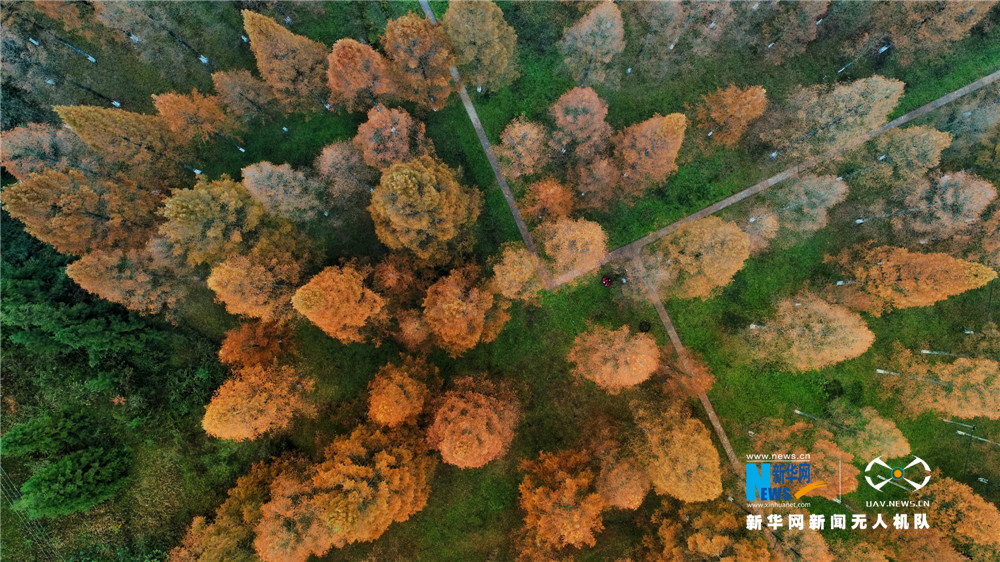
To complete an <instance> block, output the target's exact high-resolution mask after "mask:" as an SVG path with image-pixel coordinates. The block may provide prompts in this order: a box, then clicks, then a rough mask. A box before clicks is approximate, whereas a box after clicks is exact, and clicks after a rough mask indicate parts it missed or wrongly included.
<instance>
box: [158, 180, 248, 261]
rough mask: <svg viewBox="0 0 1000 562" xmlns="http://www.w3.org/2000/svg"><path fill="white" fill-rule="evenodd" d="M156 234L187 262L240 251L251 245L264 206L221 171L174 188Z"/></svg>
mask: <svg viewBox="0 0 1000 562" xmlns="http://www.w3.org/2000/svg"><path fill="white" fill-rule="evenodd" d="M163 216H164V217H166V219H167V221H166V222H165V223H163V224H162V225H160V230H159V233H160V234H161V235H162V236H163V237H164V238H165V239H166V241H167V242H169V244H170V245H171V248H172V252H173V255H174V256H176V257H179V258H184V259H185V260H186V261H187V262H188V263H189V264H191V265H199V264H202V263H213V262H217V261H220V260H223V259H225V258H226V257H227V256H230V255H233V254H242V253H243V252H245V251H247V250H248V249H249V247H250V245H251V244H253V240H254V237H255V235H256V232H257V229H258V227H259V226H260V225H261V221H262V220H263V218H264V209H263V207H261V205H260V204H259V203H257V202H256V201H254V199H253V197H251V196H250V193H248V192H247V190H246V188H244V187H243V185H242V184H240V183H239V182H235V181H232V180H231V179H230V178H229V176H227V175H225V174H223V175H222V177H221V178H219V179H218V180H215V181H208V180H201V181H199V182H198V183H197V184H196V185H195V186H194V187H193V188H191V189H178V190H174V192H173V194H172V195H171V197H170V198H169V199H167V200H166V202H165V203H164V207H163Z"/></svg>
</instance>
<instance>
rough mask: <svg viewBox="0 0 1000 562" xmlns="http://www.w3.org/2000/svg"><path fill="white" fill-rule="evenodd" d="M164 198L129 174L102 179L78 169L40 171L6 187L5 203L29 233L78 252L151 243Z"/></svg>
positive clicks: (61, 247) (67, 249)
mask: <svg viewBox="0 0 1000 562" xmlns="http://www.w3.org/2000/svg"><path fill="white" fill-rule="evenodd" d="M162 198H163V196H162V195H160V194H159V193H156V192H154V191H150V190H148V189H145V188H144V187H141V186H139V185H137V184H136V183H135V182H133V181H131V180H130V179H128V178H127V177H124V176H120V177H118V178H115V179H99V178H94V177H91V176H87V175H86V174H84V173H83V172H79V171H76V170H72V169H68V170H66V172H65V173H64V172H56V171H44V172H40V173H35V174H32V175H30V176H28V177H27V178H26V179H24V180H22V181H19V182H17V183H14V184H11V185H9V186H7V187H5V188H4V190H3V203H4V208H5V209H6V210H7V212H9V213H10V214H11V216H12V217H14V218H16V219H18V220H20V221H21V222H23V223H24V229H25V230H26V231H27V232H28V233H29V234H31V235H32V236H34V237H35V238H38V239H39V240H41V241H42V242H46V243H48V244H51V245H52V246H53V247H54V248H55V249H56V250H58V251H60V252H64V253H69V254H76V255H82V254H84V253H86V252H87V251H89V250H94V249H105V250H110V249H112V248H134V247H136V246H141V245H143V244H145V243H146V240H147V239H148V238H149V235H150V234H151V233H152V231H153V229H154V228H156V225H157V222H158V217H157V211H158V207H159V204H160V201H161V200H162Z"/></svg>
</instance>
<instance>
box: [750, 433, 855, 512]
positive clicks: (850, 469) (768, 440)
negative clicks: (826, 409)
mask: <svg viewBox="0 0 1000 562" xmlns="http://www.w3.org/2000/svg"><path fill="white" fill-rule="evenodd" d="M754 446H755V447H757V448H759V449H767V450H772V451H774V452H775V453H779V454H795V455H802V454H805V453H809V461H810V465H811V475H810V476H811V478H812V481H813V482H816V481H824V482H827V483H829V484H830V485H828V486H824V487H820V488H816V489H815V490H814V491H812V492H810V493H809V495H810V496H821V497H824V498H827V499H834V498H837V497H838V496H839V495H840V494H841V493H844V494H849V493H851V492H853V491H854V490H857V489H858V475H859V474H860V473H861V471H860V470H858V469H857V468H856V467H855V466H854V465H853V464H851V461H852V460H853V459H854V456H853V455H851V454H850V453H847V452H845V451H843V450H842V449H840V447H838V446H837V444H836V443H835V442H834V436H833V434H832V433H830V432H829V431H827V430H825V429H822V428H819V427H816V426H813V425H810V424H807V423H805V422H798V423H794V424H791V425H788V424H786V423H785V422H783V421H781V420H777V419H766V420H764V422H763V425H762V426H761V427H760V428H758V429H757V431H755V432H754ZM869 460H870V459H869ZM834 482H836V483H837V485H834V484H833V483H834Z"/></svg>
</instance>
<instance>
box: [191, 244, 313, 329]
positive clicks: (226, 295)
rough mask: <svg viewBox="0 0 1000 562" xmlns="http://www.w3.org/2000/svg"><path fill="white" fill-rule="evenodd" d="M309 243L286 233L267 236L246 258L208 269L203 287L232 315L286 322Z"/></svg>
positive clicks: (305, 263) (305, 259)
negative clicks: (209, 272)
mask: <svg viewBox="0 0 1000 562" xmlns="http://www.w3.org/2000/svg"><path fill="white" fill-rule="evenodd" d="M309 251H310V248H309V243H308V241H307V240H306V239H304V238H303V237H302V236H301V235H296V234H295V233H293V232H290V229H287V228H286V229H283V230H276V231H272V232H269V233H268V234H267V236H264V237H262V238H261V239H260V241H259V242H257V244H255V245H254V247H253V248H252V249H251V250H250V252H249V253H248V254H247V255H238V254H237V255H232V256H230V257H228V258H226V259H225V260H223V261H222V262H220V263H218V264H216V265H215V266H214V267H213V268H212V272H211V274H210V275H209V276H208V279H207V284H208V287H209V288H210V289H212V291H214V292H215V296H216V298H218V299H219V300H220V301H221V302H223V303H224V304H225V305H226V310H228V311H229V312H230V313H232V314H243V315H246V316H250V317H253V318H260V319H261V320H263V321H265V322H280V321H283V320H287V319H288V318H289V316H290V315H291V313H292V308H291V303H290V300H291V298H292V293H294V292H295V288H296V287H297V286H298V285H299V283H300V282H301V280H302V277H303V275H304V274H305V270H306V268H307V266H308V260H309Z"/></svg>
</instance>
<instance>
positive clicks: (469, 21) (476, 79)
mask: <svg viewBox="0 0 1000 562" xmlns="http://www.w3.org/2000/svg"><path fill="white" fill-rule="evenodd" d="M441 24H442V26H443V27H444V32H445V35H447V36H448V43H449V44H450V45H451V48H452V50H453V51H454V52H455V64H456V65H457V66H458V70H459V72H461V73H462V77H463V79H464V80H466V81H468V82H469V83H470V84H472V85H473V86H476V87H477V89H478V88H483V89H486V90H489V91H497V90H499V89H500V88H503V87H504V86H507V85H509V84H510V83H511V82H513V81H514V80H516V79H517V77H518V72H517V69H516V68H515V65H516V61H517V59H516V57H515V56H514V46H515V45H516V43H517V34H516V33H514V28H513V27H511V26H509V25H507V22H505V21H504V19H503V11H501V10H500V7H499V6H497V5H496V4H494V3H493V2H475V1H458V2H449V3H448V11H447V12H445V14H444V17H443V18H442V21H441Z"/></svg>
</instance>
